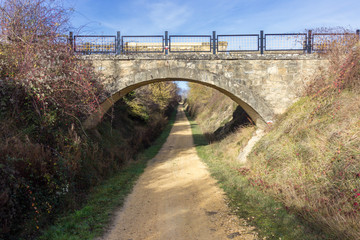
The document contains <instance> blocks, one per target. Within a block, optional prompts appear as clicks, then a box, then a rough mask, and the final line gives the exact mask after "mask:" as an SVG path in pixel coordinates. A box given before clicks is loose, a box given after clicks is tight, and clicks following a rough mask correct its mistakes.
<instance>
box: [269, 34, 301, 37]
mask: <svg viewBox="0 0 360 240" xmlns="http://www.w3.org/2000/svg"><path fill="white" fill-rule="evenodd" d="M266 36H307V34H306V33H266V34H265V37H266Z"/></svg>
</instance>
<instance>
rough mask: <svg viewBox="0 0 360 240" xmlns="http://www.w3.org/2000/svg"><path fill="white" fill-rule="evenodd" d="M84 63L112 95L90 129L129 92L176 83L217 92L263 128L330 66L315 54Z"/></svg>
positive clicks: (196, 56)
mask: <svg viewBox="0 0 360 240" xmlns="http://www.w3.org/2000/svg"><path fill="white" fill-rule="evenodd" d="M82 59H84V60H86V61H92V62H93V64H94V66H95V67H96V69H97V70H98V71H100V72H102V73H103V75H104V78H103V79H102V81H103V83H104V85H105V88H106V90H107V91H108V93H109V98H108V99H107V101H105V102H104V103H103V104H102V113H98V116H97V117H92V118H91V119H89V120H88V121H87V123H86V125H87V127H91V126H92V125H94V123H95V122H96V121H98V120H95V119H97V118H98V117H99V116H100V115H102V114H103V112H105V111H107V109H108V108H110V106H111V105H112V104H113V103H114V102H115V101H117V100H118V99H120V98H121V97H122V96H124V95H125V94H126V93H128V92H130V91H132V90H134V89H136V88H138V87H140V86H143V85H146V84H149V83H152V82H157V81H176V80H184V81H191V82H197V83H200V84H204V85H207V86H210V87H213V88H216V89H218V90H219V91H221V92H223V93H224V94H226V95H227V96H229V97H230V98H232V99H233V100H234V101H235V102H237V103H238V104H239V105H240V106H241V107H243V108H244V110H245V111H246V112H247V113H248V114H249V115H250V117H251V118H252V119H253V120H254V121H255V122H256V123H257V124H259V125H261V124H263V123H266V122H270V121H273V117H274V115H275V114H281V113H283V112H284V111H285V110H286V108H287V107H289V106H290V105H291V104H292V103H294V102H295V101H296V99H297V98H298V96H299V92H300V91H301V89H302V88H303V87H304V85H305V83H306V76H309V75H312V74H314V73H315V72H316V70H317V69H318V68H319V67H320V66H325V65H326V63H327V61H326V59H322V58H320V57H319V56H318V55H315V54H311V55H310V54H309V55H305V54H264V55H260V54H241V55H240V54H239V55H237V54H232V55H230V54H218V55H210V54H204V55H200V54H172V55H167V56H165V55H156V54H153V55H145V54H143V55H140V54H137V55H116V56H112V55H89V56H82Z"/></svg>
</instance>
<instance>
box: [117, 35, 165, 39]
mask: <svg viewBox="0 0 360 240" xmlns="http://www.w3.org/2000/svg"><path fill="white" fill-rule="evenodd" d="M122 37H123V38H130V37H133V38H136V37H162V38H164V36H163V35H131V36H130V35H123V36H122Z"/></svg>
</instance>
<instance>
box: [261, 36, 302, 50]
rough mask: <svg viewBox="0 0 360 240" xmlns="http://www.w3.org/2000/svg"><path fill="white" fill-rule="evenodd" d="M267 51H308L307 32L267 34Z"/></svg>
mask: <svg viewBox="0 0 360 240" xmlns="http://www.w3.org/2000/svg"><path fill="white" fill-rule="evenodd" d="M264 41H265V42H264V48H265V49H264V50H265V51H306V49H307V34H306V33H276V34H265V40H264Z"/></svg>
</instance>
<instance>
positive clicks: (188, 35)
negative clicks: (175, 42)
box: [169, 35, 211, 38]
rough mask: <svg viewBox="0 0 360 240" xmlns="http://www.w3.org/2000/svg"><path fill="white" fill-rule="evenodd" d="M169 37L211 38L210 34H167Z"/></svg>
mask: <svg viewBox="0 0 360 240" xmlns="http://www.w3.org/2000/svg"><path fill="white" fill-rule="evenodd" d="M169 37H170V38H171V37H209V38H211V35H169Z"/></svg>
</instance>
